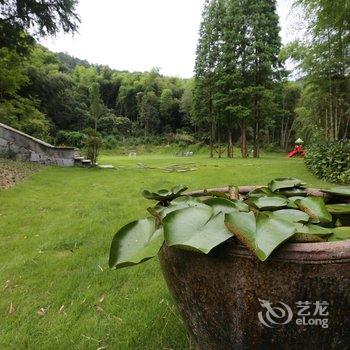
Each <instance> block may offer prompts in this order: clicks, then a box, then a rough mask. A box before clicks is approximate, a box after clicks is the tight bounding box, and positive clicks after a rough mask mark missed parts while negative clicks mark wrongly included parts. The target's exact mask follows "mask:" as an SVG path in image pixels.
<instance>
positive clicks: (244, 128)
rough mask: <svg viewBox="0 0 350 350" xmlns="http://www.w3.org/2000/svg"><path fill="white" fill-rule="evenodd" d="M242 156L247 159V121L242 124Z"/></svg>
mask: <svg viewBox="0 0 350 350" xmlns="http://www.w3.org/2000/svg"><path fill="white" fill-rule="evenodd" d="M241 154H242V158H247V126H246V123H245V121H242V124H241Z"/></svg>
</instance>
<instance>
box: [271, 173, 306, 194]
mask: <svg viewBox="0 0 350 350" xmlns="http://www.w3.org/2000/svg"><path fill="white" fill-rule="evenodd" d="M304 185H306V183H305V182H303V181H301V180H299V179H295V178H293V177H284V178H278V179H275V180H272V181H271V182H270V183H269V185H268V186H269V189H270V190H271V191H272V192H275V191H277V190H281V189H285V188H293V187H301V186H304Z"/></svg>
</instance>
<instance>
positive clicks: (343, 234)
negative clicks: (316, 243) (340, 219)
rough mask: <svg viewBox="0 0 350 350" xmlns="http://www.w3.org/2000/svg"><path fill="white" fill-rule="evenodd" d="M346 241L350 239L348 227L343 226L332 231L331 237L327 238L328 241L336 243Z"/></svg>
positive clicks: (349, 228)
mask: <svg viewBox="0 0 350 350" xmlns="http://www.w3.org/2000/svg"><path fill="white" fill-rule="evenodd" d="M347 239H350V226H343V227H337V228H335V229H333V235H332V236H330V237H329V238H328V241H330V242H336V241H345V240H347Z"/></svg>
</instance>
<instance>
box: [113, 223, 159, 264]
mask: <svg viewBox="0 0 350 350" xmlns="http://www.w3.org/2000/svg"><path fill="white" fill-rule="evenodd" d="M163 242H164V235H163V229H162V228H160V229H157V228H156V222H155V219H154V218H147V219H143V220H138V221H134V222H132V223H130V224H127V225H126V226H124V227H122V228H121V229H120V230H119V231H118V232H117V233H116V234H115V236H114V238H113V241H112V245H111V249H110V255H109V266H110V267H111V268H116V269H118V268H122V267H126V266H132V265H137V264H139V263H142V262H144V261H146V260H148V259H150V258H153V257H154V256H155V255H157V253H158V251H159V249H160V248H161V247H162V245H163Z"/></svg>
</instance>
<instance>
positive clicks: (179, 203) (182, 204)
mask: <svg viewBox="0 0 350 350" xmlns="http://www.w3.org/2000/svg"><path fill="white" fill-rule="evenodd" d="M201 206H202V207H203V206H204V207H205V206H206V205H205V204H204V203H203V202H202V201H201V200H200V199H199V198H193V197H188V196H183V197H178V198H176V199H174V200H173V201H172V202H171V204H170V205H169V206H167V207H165V206H162V205H157V206H156V207H154V208H148V211H149V212H150V213H151V214H152V215H153V216H154V217H156V218H158V219H159V220H162V219H164V218H165V217H166V216H167V215H168V214H170V213H172V212H173V211H175V210H179V209H184V208H190V207H201Z"/></svg>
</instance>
